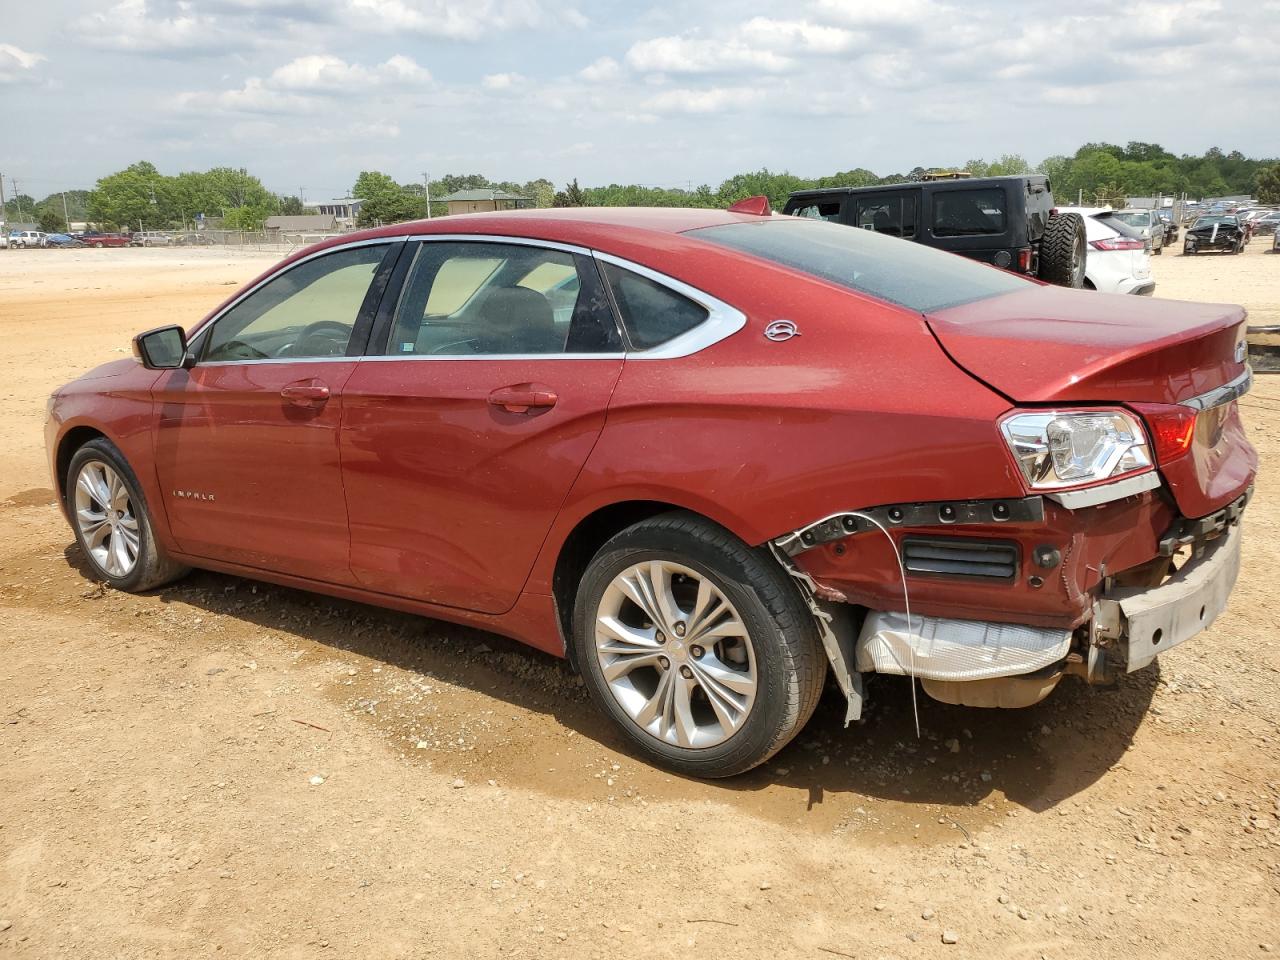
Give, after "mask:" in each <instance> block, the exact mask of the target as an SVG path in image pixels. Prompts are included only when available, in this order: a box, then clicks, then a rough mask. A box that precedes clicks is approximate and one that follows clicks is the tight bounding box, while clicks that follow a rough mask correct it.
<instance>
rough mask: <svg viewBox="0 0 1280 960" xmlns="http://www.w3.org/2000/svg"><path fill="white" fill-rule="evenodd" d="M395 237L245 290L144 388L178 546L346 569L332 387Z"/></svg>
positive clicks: (282, 568) (283, 565) (346, 370)
mask: <svg viewBox="0 0 1280 960" xmlns="http://www.w3.org/2000/svg"><path fill="white" fill-rule="evenodd" d="M398 253H399V245H398V244H395V243H390V242H375V243H363V244H357V245H353V246H350V247H344V248H339V249H336V250H328V251H323V252H321V253H319V254H317V255H315V256H313V257H309V258H307V259H305V260H301V261H299V262H297V263H295V264H292V265H290V266H289V267H287V268H285V269H284V270H283V271H281V272H280V273H278V274H276V275H275V276H273V277H271V278H269V279H268V280H266V281H265V282H264V283H262V284H260V285H258V286H257V287H255V288H254V289H253V290H251V291H250V292H249V293H248V294H247V295H246V296H244V297H243V298H241V299H240V300H239V301H237V302H236V303H234V304H233V305H232V306H231V307H230V308H229V309H228V310H226V311H225V312H224V313H223V314H222V315H221V316H219V317H218V318H216V319H215V320H214V321H213V322H212V323H210V324H208V325H206V326H205V327H204V328H202V329H201V331H200V332H199V333H198V334H197V335H196V336H195V337H194V338H193V341H192V350H193V351H194V352H195V356H196V364H195V366H194V367H192V368H191V369H190V370H182V369H179V370H173V371H170V372H169V373H167V374H165V375H164V376H163V377H161V378H160V380H159V382H158V383H157V385H156V387H155V388H154V397H155V399H156V401H157V408H158V411H159V417H158V424H157V430H156V471H157V474H158V478H159V481H160V485H161V488H162V489H163V491H164V495H165V499H166V510H167V512H168V517H169V523H170V527H171V529H172V531H173V535H174V538H175V539H176V541H177V543H178V545H179V548H180V549H181V550H182V552H183V553H186V554H189V555H191V556H194V557H201V558H208V559H211V560H222V561H226V562H229V563H235V564H239V565H244V566H250V567H256V568H260V569H266V570H275V571H279V572H282V573H288V574H292V575H294V576H299V577H305V578H308V579H314V580H323V581H329V582H335V583H350V582H351V581H352V577H351V572H350V566H349V564H348V561H347V550H348V531H347V511H346V501H345V499H344V497H343V491H342V476H341V469H340V463H339V457H338V427H339V424H340V423H341V419H342V390H343V387H344V385H345V384H346V382H347V378H348V377H350V376H351V372H352V371H353V370H354V369H355V366H356V362H357V358H358V354H360V353H361V352H363V349H364V346H365V342H366V340H367V338H368V333H369V329H370V327H371V325H372V320H373V316H374V313H375V311H376V309H377V306H378V301H379V299H380V297H381V294H382V291H383V290H384V289H385V287H386V283H387V279H388V277H389V275H390V271H391V267H392V266H393V264H394V261H395V259H396V255H397V254H398Z"/></svg>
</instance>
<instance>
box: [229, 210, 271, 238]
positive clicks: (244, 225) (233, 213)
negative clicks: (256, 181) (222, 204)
mask: <svg viewBox="0 0 1280 960" xmlns="http://www.w3.org/2000/svg"><path fill="white" fill-rule="evenodd" d="M269 216H271V210H270V209H268V208H267V207H263V206H244V207H232V208H231V209H230V210H228V211H227V212H226V215H225V216H224V217H223V218H222V225H223V226H224V227H225V228H226V229H228V230H245V231H249V232H254V231H257V230H261V229H262V227H263V224H265V223H266V221H267V217H269Z"/></svg>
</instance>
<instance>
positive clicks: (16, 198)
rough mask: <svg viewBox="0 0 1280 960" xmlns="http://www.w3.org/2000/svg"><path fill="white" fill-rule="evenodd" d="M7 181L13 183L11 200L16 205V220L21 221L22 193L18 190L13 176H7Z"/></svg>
mask: <svg viewBox="0 0 1280 960" xmlns="http://www.w3.org/2000/svg"><path fill="white" fill-rule="evenodd" d="M9 182H10V183H12V184H13V202H14V203H16V204H17V205H18V222H19V223H21V222H22V194H21V193H20V192H19V191H18V181H17V180H15V179H14V178H13V177H10V178H9Z"/></svg>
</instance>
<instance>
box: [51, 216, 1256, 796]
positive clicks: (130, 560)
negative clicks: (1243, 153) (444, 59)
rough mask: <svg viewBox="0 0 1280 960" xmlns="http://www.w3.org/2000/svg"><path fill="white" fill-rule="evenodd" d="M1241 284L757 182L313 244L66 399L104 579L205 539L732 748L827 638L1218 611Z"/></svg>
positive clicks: (720, 762) (1000, 660) (1240, 484)
mask: <svg viewBox="0 0 1280 960" xmlns="http://www.w3.org/2000/svg"><path fill="white" fill-rule="evenodd" d="M1244 337H1245V315H1244V311H1243V310H1242V309H1241V308H1239V307H1232V306H1222V305H1209V304H1192V303H1175V302H1169V301H1150V300H1142V299H1138V298H1132V297H1120V296H1109V295H1104V294H1097V293H1093V292H1081V291H1075V290H1067V289H1063V288H1061V287H1049V286H1042V285H1040V284H1038V283H1036V282H1034V281H1030V280H1026V279H1024V278H1021V277H1018V276H1015V275H1013V274H1010V273H1006V272H1003V271H1000V270H996V269H994V268H991V267H987V266H983V265H980V264H977V263H973V262H971V261H969V260H965V259H962V258H960V257H956V256H952V255H950V254H946V253H941V252H939V251H936V250H932V249H930V248H928V247H923V246H919V245H917V244H908V243H902V242H901V241H899V240H895V239H892V238H888V237H883V236H879V235H877V234H875V233H872V232H870V231H864V230H856V229H851V228H849V227H845V226H839V225H834V224H828V223H823V222H819V221H810V220H803V219H795V218H791V217H777V216H767V215H755V214H753V213H749V212H739V211H737V210H734V211H709V210H673V209H661V210H655V209H576V210H544V211H520V212H510V213H500V214H480V215H474V216H466V217H448V218H444V219H436V220H431V221H425V222H419V223H412V224H401V225H397V226H393V227H387V228H383V229H379V230H374V231H366V232H363V233H357V234H352V235H349V236H345V237H342V238H337V239H334V240H330V241H326V242H325V243H322V244H319V245H317V246H315V247H311V248H309V249H307V250H305V251H303V252H301V253H299V254H297V255H296V256H293V257H291V258H290V259H288V260H286V261H285V262H283V263H281V264H280V265H279V266H277V267H275V268H273V269H272V270H270V271H268V272H267V273H266V274H264V275H263V276H262V277H260V278H258V279H257V280H255V281H254V282H253V283H251V284H250V285H249V286H247V287H245V288H244V289H242V290H241V291H239V292H238V293H236V294H235V295H234V296H233V297H232V298H231V299H230V300H228V301H227V302H226V303H224V304H223V305H222V306H220V307H218V308H217V309H216V310H214V311H213V312H212V313H211V314H210V315H209V316H207V317H205V318H204V320H203V321H201V322H199V323H197V324H195V325H194V326H193V327H192V328H191V329H190V330H189V331H188V332H185V333H184V331H183V330H182V328H180V327H178V326H172V327H165V328H160V329H158V330H153V331H151V332H149V333H146V334H142V335H140V336H139V337H138V338H136V339H135V352H136V354H137V360H136V361H135V360H117V361H114V362H111V363H108V364H106V365H104V366H102V367H99V368H98V369H97V370H94V371H92V372H91V373H89V374H86V375H85V376H84V377H82V378H81V379H79V380H75V381H73V382H72V383H70V384H68V385H67V386H65V387H63V388H61V389H60V390H58V391H57V393H56V394H54V396H53V397H52V398H51V400H50V406H49V419H48V425H47V439H48V448H49V458H50V465H51V467H52V470H53V474H54V476H55V478H56V482H57V488H58V490H59V491H60V492H61V496H62V501H63V504H64V506H65V509H66V514H67V517H68V519H69V520H70V522H71V525H72V527H73V529H74V531H75V535H76V538H77V540H78V541H79V544H80V547H81V548H82V549H83V551H84V554H85V556H86V557H87V560H88V563H89V564H90V566H91V568H92V570H93V572H94V575H95V576H96V577H98V578H100V579H101V580H103V581H106V582H107V583H109V584H111V585H112V586H114V587H116V588H118V589H121V590H148V589H151V588H154V587H156V586H158V585H160V584H162V583H165V582H166V581H169V580H172V579H173V578H175V577H178V576H180V575H182V574H183V573H184V572H185V571H186V570H187V569H188V568H189V567H202V568H206V569H211V570H219V571H224V572H227V573H232V574H237V575H242V576H246V577H254V578H260V579H263V580H270V581H274V582H277V583H282V584H287V585H290V586H295V587H303V588H306V589H312V590H316V591H320V592H323V593H329V594H333V595H336V596H342V597H349V598H354V599H357V600H363V601H367V602H370V603H376V604H383V605H386V606H391V607H395V608H398V609H402V610H409V611H416V612H419V613H422V614H425V615H428V616H432V617H439V618H442V619H446V620H453V621H458V622H461V623H467V624H472V625H475V626H478V627H482V628H485V629H490V630H495V631H498V632H500V633H504V634H508V635H510V636H513V637H516V638H519V639H520V640H523V641H525V642H527V643H529V644H532V645H533V646H535V647H538V648H540V649H543V650H547V651H551V652H553V653H556V654H560V655H563V656H567V657H569V658H570V659H571V661H572V662H573V663H574V664H575V666H576V668H577V669H578V670H580V671H581V673H582V676H583V677H584V679H585V681H586V684H587V687H588V689H589V690H590V692H591V694H592V696H593V697H594V698H595V700H596V701H597V703H598V704H599V705H600V706H601V707H602V708H603V709H604V711H605V712H606V713H608V714H609V716H610V717H611V718H612V719H613V721H614V722H615V723H616V724H617V725H618V727H619V728H620V729H621V730H622V731H623V732H624V733H625V735H626V736H627V737H628V738H629V739H630V741H631V742H632V743H634V744H635V745H636V746H637V747H638V748H639V749H640V750H641V751H643V752H644V753H646V754H648V755H649V756H650V757H651V758H653V759H654V760H655V761H657V762H659V763H662V764H665V765H667V766H669V767H671V768H674V769H676V770H679V771H683V772H687V773H692V774H696V775H701V776H728V775H731V774H735V773H738V772H741V771H743V770H747V769H749V768H751V767H753V766H755V765H756V764H759V763H761V762H763V761H764V760H765V759H767V758H768V757H769V756H771V755H772V754H773V753H774V752H776V751H777V750H779V749H780V748H781V747H782V746H783V745H784V744H786V743H787V742H788V741H789V740H790V739H791V738H792V737H794V736H795V735H796V734H797V733H798V731H799V730H800V729H801V727H802V726H803V725H804V724H805V722H806V721H807V720H808V719H809V716H810V714H811V712H812V711H813V709H814V705H815V704H816V703H817V700H818V697H819V694H820V693H821V691H822V687H823V680H824V677H825V676H826V672H827V670H828V668H830V669H832V670H833V671H834V673H835V676H836V679H837V680H838V682H839V685H840V687H841V690H842V691H843V693H844V695H845V697H846V698H847V699H848V714H849V716H850V717H853V716H856V715H857V714H858V712H859V711H860V709H861V707H862V689H863V688H862V677H863V675H864V674H865V673H868V672H872V671H875V672H881V673H895V674H906V675H910V676H912V677H913V678H917V679H919V681H920V683H921V685H922V687H923V689H924V690H925V691H926V692H927V693H929V694H930V695H931V696H933V697H935V698H938V699H941V700H945V701H948V702H953V703H963V704H970V705H974V706H1021V705H1026V704H1030V703H1034V702H1036V701H1037V700H1039V699H1040V698H1042V697H1044V696H1045V695H1046V694H1048V692H1049V691H1050V690H1052V689H1053V687H1054V685H1055V684H1056V683H1058V681H1059V680H1060V679H1061V678H1062V677H1063V676H1064V675H1066V674H1073V675H1077V676H1079V677H1081V678H1083V679H1085V680H1087V681H1089V682H1095V683H1106V682H1111V681H1113V680H1114V678H1115V677H1116V675H1117V674H1118V673H1120V672H1124V671H1132V670H1136V669H1139V668H1141V667H1142V666H1144V665H1146V664H1148V663H1150V662H1151V661H1152V660H1153V659H1154V658H1155V656H1156V655H1157V654H1158V653H1159V652H1161V651H1163V650H1166V649H1168V648H1170V647H1172V646H1174V645H1176V644H1178V643H1181V642H1183V641H1184V640H1186V639H1188V638H1189V637H1191V636H1193V635H1194V634H1196V633H1198V632H1200V631H1201V630H1203V629H1204V628H1205V627H1207V626H1208V625H1209V624H1210V623H1211V622H1212V621H1213V619H1214V618H1215V617H1216V616H1217V615H1218V613H1219V612H1220V611H1221V610H1222V609H1223V607H1224V606H1225V605H1226V602H1227V598H1228V594H1229V593H1230V590H1231V588H1232V585H1233V584H1234V581H1235V577H1236V573H1237V570H1238V568H1239V558H1240V532H1239V526H1238V521H1239V519H1240V516H1241V513H1242V511H1243V510H1244V507H1245V505H1246V503H1247V501H1248V499H1249V495H1250V492H1251V490H1252V483H1253V479H1254V473H1255V469H1256V464H1257V460H1256V456H1255V454H1254V451H1253V448H1252V447H1251V446H1250V445H1249V443H1248V441H1247V440H1246V439H1245V435H1244V430H1243V428H1242V426H1241V422H1240V416H1239V411H1238V407H1237V404H1236V402H1235V401H1236V399H1237V398H1238V397H1239V396H1241V395H1242V394H1243V393H1244V392H1245V391H1246V390H1247V389H1248V387H1249V384H1250V371H1249V368H1248V366H1247V364H1246V362H1245V352H1244V342H1245V341H1244Z"/></svg>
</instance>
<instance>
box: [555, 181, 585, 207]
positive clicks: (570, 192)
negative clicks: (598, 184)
mask: <svg viewBox="0 0 1280 960" xmlns="http://www.w3.org/2000/svg"><path fill="white" fill-rule="evenodd" d="M551 205H552V206H553V207H585V206H586V205H587V197H586V194H584V193H583V192H582V188H581V187H580V186H578V178H577V177H574V178H573V182H572V183H568V184H565V188H564V189H563V190H561V191H560V192H559V193H557V194H556V195H555V196H554V197H552V199H551Z"/></svg>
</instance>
